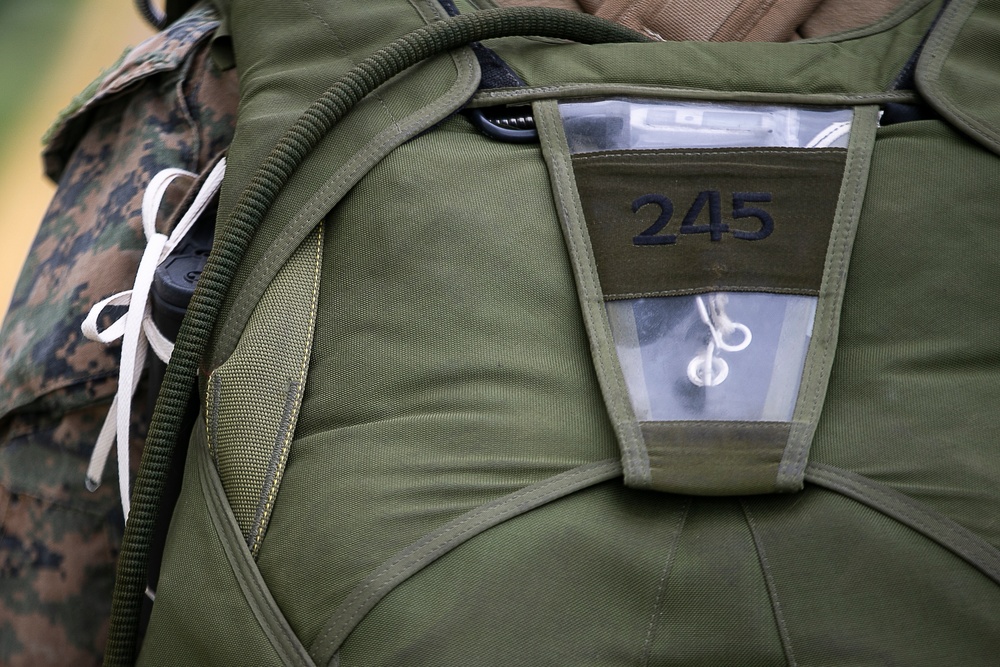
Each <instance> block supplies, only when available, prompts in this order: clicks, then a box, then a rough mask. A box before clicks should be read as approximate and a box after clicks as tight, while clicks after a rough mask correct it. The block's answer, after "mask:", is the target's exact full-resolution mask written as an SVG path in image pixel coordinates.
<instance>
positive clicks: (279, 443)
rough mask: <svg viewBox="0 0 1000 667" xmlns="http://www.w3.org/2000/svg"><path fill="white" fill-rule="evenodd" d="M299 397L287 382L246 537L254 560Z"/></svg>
mask: <svg viewBox="0 0 1000 667" xmlns="http://www.w3.org/2000/svg"><path fill="white" fill-rule="evenodd" d="M298 395H299V384H298V383H297V382H296V381H295V380H294V379H291V380H289V381H288V391H287V392H286V393H285V406H284V409H283V410H282V411H281V419H280V420H279V421H278V431H277V433H276V435H275V438H274V447H273V448H272V449H271V460H270V461H269V462H268V465H267V471H266V473H265V475H264V483H263V485H262V486H261V490H260V497H259V498H258V500H257V510H256V511H255V512H254V517H253V523H252V528H251V531H250V535H249V536H247V547H248V548H249V549H250V553H251V555H253V557H254V558H255V559H256V558H257V553H258V551H259V549H260V541H261V539H262V538H263V536H264V526H265V525H266V524H267V520H268V519H269V518H270V516H271V507H272V506H273V505H274V496H275V494H276V491H277V485H278V483H279V481H278V479H279V477H280V474H279V471H280V468H281V464H282V461H283V459H284V453H285V447H286V446H287V444H288V436H289V434H290V433H291V430H292V424H293V423H294V419H293V416H292V415H293V413H294V411H295V404H296V401H297V399H298Z"/></svg>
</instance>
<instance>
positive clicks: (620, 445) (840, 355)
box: [106, 0, 1000, 667]
mask: <svg viewBox="0 0 1000 667" xmlns="http://www.w3.org/2000/svg"><path fill="white" fill-rule="evenodd" d="M215 4H216V5H217V7H218V10H219V12H220V15H221V20H222V26H223V28H222V30H220V33H219V36H217V37H216V40H217V46H218V47H219V48H220V49H221V50H225V48H227V45H228V44H231V45H232V52H231V55H232V56H233V57H234V58H235V62H236V63H237V64H238V66H239V72H240V96H241V97H240V106H239V114H238V118H237V123H236V131H235V137H234V140H233V143H232V145H231V146H230V148H229V150H228V153H227V156H226V158H225V161H223V162H220V163H218V164H217V165H215V166H214V168H213V169H212V170H211V172H210V173H207V174H206V175H205V176H204V177H203V178H202V179H201V180H200V181H199V182H198V183H197V184H196V186H195V187H194V188H193V190H192V195H191V196H190V197H189V200H190V201H191V202H193V204H192V205H191V208H190V209H189V210H188V213H187V214H186V215H185V216H182V218H183V220H185V221H186V223H187V222H189V223H192V224H194V223H195V222H197V220H198V219H199V218H203V217H204V215H203V214H204V211H206V210H208V211H211V212H213V213H214V211H215V207H216V206H217V209H218V214H217V217H216V223H215V238H214V246H213V249H212V253H211V255H210V257H209V258H208V262H207V265H206V266H205V268H204V271H203V272H202V273H201V278H200V280H199V282H198V288H197V290H196V291H195V293H194V297H193V298H192V299H191V303H190V305H189V306H188V308H187V315H186V317H185V319H184V322H183V325H182V326H181V327H180V331H179V333H178V335H177V338H176V341H175V342H174V344H173V348H172V352H171V351H170V350H169V349H168V350H167V352H166V353H165V354H166V355H167V356H169V357H170V364H169V365H168V366H167V370H166V375H165V378H164V380H163V384H162V388H161V390H160V392H159V398H158V401H157V405H156V410H155V416H154V418H153V422H152V425H151V427H150V433H149V436H148V438H147V441H146V449H145V452H144V454H143V460H142V463H141V467H140V471H139V474H138V477H137V478H136V480H135V482H134V485H133V488H132V491H131V508H130V511H129V518H128V522H127V524H126V532H125V542H124V546H123V551H122V554H121V557H120V559H119V565H118V574H117V581H116V589H115V601H114V610H113V618H112V626H111V634H110V639H109V644H108V653H107V657H106V664H109V665H125V664H132V663H134V662H137V664H140V665H180V664H182V665H235V664H251V665H309V666H313V665H315V666H335V665H339V666H341V667H349V666H354V665H358V666H364V667H374V666H379V665H401V664H406V665H575V666H583V665H594V666H598V665H601V666H607V665H685V666H688V665H706V666H713V667H717V666H720V665H742V666H751V665H760V666H773V665H800V666H803V667H805V666H819V665H838V666H843V665H890V664H896V665H944V664H960V665H970V666H971V665H983V666H985V665H995V664H997V660H998V657H997V656H998V655H1000V519H998V517H1000V492H998V489H1000V420H998V417H997V412H998V406H1000V373H998V371H1000V333H998V332H1000V291H998V290H997V289H995V288H994V286H995V285H997V284H1000V262H998V261H997V254H998V249H1000V218H998V208H1000V194H998V193H1000V190H998V187H997V184H998V183H1000V155H998V154H1000V104H998V94H1000V1H998V0H980V1H978V2H977V1H975V0H952V1H951V2H950V3H947V4H946V6H943V7H942V6H941V4H940V3H938V2H933V1H932V2H928V1H927V0H911V1H909V2H906V3H904V4H903V5H902V6H901V7H900V8H899V9H898V10H897V11H895V12H894V13H892V14H891V15H889V16H888V17H886V18H884V19H882V20H880V21H879V22H877V23H875V24H874V25H871V26H869V27H866V28H861V29H857V30H853V31H850V32H847V33H842V34H840V35H836V36H834V37H830V38H821V39H812V40H804V41H800V42H793V43H787V44H776V43H693V42H659V41H655V40H651V39H649V38H648V37H647V36H643V35H639V34H638V33H634V32H631V31H629V30H627V29H625V28H623V27H621V26H616V25H614V24H610V23H607V22H604V21H602V20H599V19H596V18H593V17H590V16H586V15H582V14H577V13H572V12H564V11H559V10H548V9H539V8H514V9H491V8H487V7H486V6H485V3H482V2H473V1H472V0H455V2H454V4H452V3H451V2H442V3H440V4H439V3H438V2H435V1H433V0H431V1H428V2H424V1H416V0H414V1H407V0H364V2H346V1H345V2H336V3H311V2H305V1H303V2H297V3H289V2H261V1H260V0H255V1H254V2H244V1H242V0H220V1H219V2H217V3H215ZM223 174H224V176H223ZM166 178H168V177H165V179H166ZM164 187H165V186H164ZM177 242H179V240H178V239H175V240H173V241H170V240H168V239H164V240H162V241H158V242H157V243H161V245H160V246H158V250H157V252H156V253H154V254H157V255H159V254H161V253H166V250H164V248H169V247H170V246H172V245H173V244H175V243H177ZM162 244H165V245H162ZM149 280H152V278H151V277H150V278H149ZM135 326H138V325H135ZM154 347H155V346H154ZM158 354H159V353H158ZM140 365H141V362H140ZM193 406H196V408H195V410H194V412H195V413H196V414H195V415H194V416H193V418H192V407H193ZM126 469H127V468H126ZM171 474H175V475H176V476H177V477H178V479H180V480H181V482H180V485H179V491H178V492H177V497H176V499H173V498H171V494H170V493H168V492H167V490H168V489H169V488H170V487H171V483H170V479H169V478H170V475H171ZM165 507H166V508H167V511H166V513H165V516H166V517H167V518H169V521H167V518H158V517H160V515H161V513H163V512H164V508H165ZM171 510H172V511H171ZM157 524H159V526H160V530H161V531H162V532H164V533H165V540H164V546H163V549H162V564H161V565H158V566H157V567H154V568H153V569H154V571H156V572H157V573H156V576H154V577H153V580H152V581H148V575H149V572H150V569H151V563H152V562H154V561H158V560H159V559H160V556H161V554H160V553H159V547H154V546H153V545H154V543H155V542H156V541H157V540H156V535H157ZM168 528H169V529H168ZM147 586H148V588H149V590H148V591H147ZM146 592H148V595H147V594H146ZM154 596H155V602H154V603H153V604H152V611H151V614H150V615H149V618H148V624H147V623H146V622H145V620H142V621H141V620H140V619H141V617H142V613H141V612H142V607H143V600H144V599H148V598H152V597H154Z"/></svg>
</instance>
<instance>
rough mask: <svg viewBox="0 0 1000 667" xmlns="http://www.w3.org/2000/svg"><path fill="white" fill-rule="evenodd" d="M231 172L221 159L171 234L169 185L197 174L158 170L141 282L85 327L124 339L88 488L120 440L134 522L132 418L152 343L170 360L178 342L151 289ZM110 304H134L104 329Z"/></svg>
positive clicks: (146, 207)
mask: <svg viewBox="0 0 1000 667" xmlns="http://www.w3.org/2000/svg"><path fill="white" fill-rule="evenodd" d="M225 171H226V161H225V160H224V159H223V160H220V161H219V164H218V165H216V167H215V168H214V169H213V170H212V172H211V173H210V174H209V176H208V178H207V179H206V181H205V184H204V185H203V186H202V188H201V190H200V191H199V192H198V195H197V196H196V197H195V200H194V202H193V203H192V204H191V207H190V208H189V209H188V210H187V211H186V212H185V213H184V215H183V217H181V219H180V221H179V222H178V223H177V226H176V227H175V228H174V230H173V231H172V232H171V233H170V236H167V235H165V234H160V233H159V232H157V231H156V214H157V212H158V211H159V209H160V203H161V202H162V200H163V197H164V195H165V194H166V192H167V188H168V187H169V186H170V184H171V183H173V181H174V180H176V179H177V178H180V177H181V176H188V177H191V178H196V177H197V175H196V174H192V173H191V172H189V171H184V170H183V169H164V170H163V171H161V172H159V173H158V174H156V176H154V177H153V179H152V180H151V181H150V183H149V187H147V188H146V192H145V194H144V195H143V198H142V230H143V232H144V233H145V235H146V249H145V250H144V251H143V253H142V259H141V260H140V261H139V270H138V271H137V272H136V276H135V283H134V284H133V285H132V289H130V290H125V291H124V292H119V293H117V294H113V295H111V296H109V297H108V298H106V299H103V300H101V301H98V302H97V303H95V304H94V306H93V307H92V308H91V309H90V313H89V314H88V315H87V319H85V320H84V321H83V325H82V326H81V327H80V329H81V330H82V331H83V335H84V336H86V337H87V338H89V339H90V340H94V341H98V342H101V343H104V344H109V343H112V342H113V341H116V340H118V339H119V338H121V339H122V356H121V364H120V368H119V372H118V392H117V393H116V394H115V397H114V399H113V400H112V401H111V408H110V410H109V411H108V416H107V418H106V419H105V420H104V425H103V426H102V427H101V432H100V434H99V435H98V437H97V444H96V445H95V446H94V452H93V454H92V455H91V457H90V465H89V466H88V467H87V480H86V484H87V488H88V489H90V490H91V491H94V490H96V489H97V487H98V486H100V484H101V477H102V476H103V474H104V468H105V466H106V465H107V461H108V456H109V454H110V453H111V446H112V445H113V444H114V443H115V440H116V438H117V441H118V490H119V493H120V494H121V502H122V512H123V513H124V515H125V519H126V520H128V514H129V452H128V446H129V421H130V419H131V416H132V415H131V413H132V397H133V396H134V395H135V389H136V387H137V386H138V384H139V378H140V376H141V374H142V369H143V366H144V365H145V363H146V353H147V349H148V348H149V347H152V348H153V352H154V353H155V354H156V356H157V357H159V358H160V359H161V360H162V361H163V362H164V363H166V362H168V361H170V355H171V353H172V352H173V349H174V345H173V343H171V342H170V341H169V340H168V339H167V338H166V337H165V336H164V335H163V334H162V333H160V331H159V329H157V328H156V325H155V324H154V323H153V318H152V315H151V304H150V302H149V291H150V289H151V288H152V285H153V276H154V275H155V273H156V267H157V266H159V265H160V263H162V262H163V260H165V259H166V258H167V256H168V255H169V254H170V253H171V252H173V250H174V248H176V247H177V244H178V243H180V242H181V240H182V239H183V238H184V237H185V236H186V235H187V233H188V231H189V230H190V229H191V226H192V225H193V224H194V223H195V222H196V221H197V220H198V218H199V217H200V216H201V214H202V213H203V212H204V211H205V208H206V207H207V206H208V204H209V203H210V202H211V201H212V198H213V197H214V196H215V193H216V192H218V190H219V186H220V185H221V184H222V177H223V175H224V174H225ZM108 306H128V311H127V312H126V313H125V314H124V315H122V316H121V317H120V318H118V319H117V320H115V321H114V322H113V323H112V324H111V325H110V326H109V327H108V328H106V329H104V330H103V331H102V330H99V329H98V328H97V320H98V318H99V317H100V315H101V313H102V312H104V309H105V308H107V307H108Z"/></svg>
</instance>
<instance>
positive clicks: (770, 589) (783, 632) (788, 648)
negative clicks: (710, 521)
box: [740, 499, 798, 667]
mask: <svg viewBox="0 0 1000 667" xmlns="http://www.w3.org/2000/svg"><path fill="white" fill-rule="evenodd" d="M740 506H741V507H742V508H743V516H744V517H745V518H746V520H747V527H748V528H750V536H751V537H752V538H753V543H754V547H755V548H756V550H757V558H758V560H759V561H760V568H761V570H762V571H763V573H764V583H765V584H766V585H767V593H768V595H769V596H770V598H771V608H772V610H773V611H774V619H775V621H776V622H777V624H778V637H779V638H780V639H781V648H782V649H784V651H785V659H786V660H787V661H788V664H789V667H797V665H798V662H797V661H796V660H795V653H794V651H792V638H791V635H790V634H789V633H788V624H787V623H786V622H785V615H784V613H782V611H781V602H780V601H779V600H778V588H777V586H776V585H775V583H774V576H773V574H772V573H771V564H770V563H769V562H768V560H767V552H766V551H765V550H764V543H763V541H762V540H761V538H760V535H759V534H758V531H757V523H756V522H755V521H754V519H753V516H752V515H751V514H750V508H749V507H747V502H746V500H742V499H741V500H740Z"/></svg>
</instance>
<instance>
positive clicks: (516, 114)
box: [464, 106, 538, 144]
mask: <svg viewBox="0 0 1000 667" xmlns="http://www.w3.org/2000/svg"><path fill="white" fill-rule="evenodd" d="M464 113H465V116H466V117H467V118H468V119H469V122H471V123H472V124H473V125H475V126H476V128H477V129H478V130H479V131H480V132H482V133H483V134H485V135H486V136H488V137H490V138H491V139H496V140H497V141H506V142H508V143H513V144H528V143H532V142H535V141H538V130H537V129H536V128H535V118H534V116H532V115H531V107H526V106H521V107H484V108H481V109H466V110H465V112H464Z"/></svg>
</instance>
